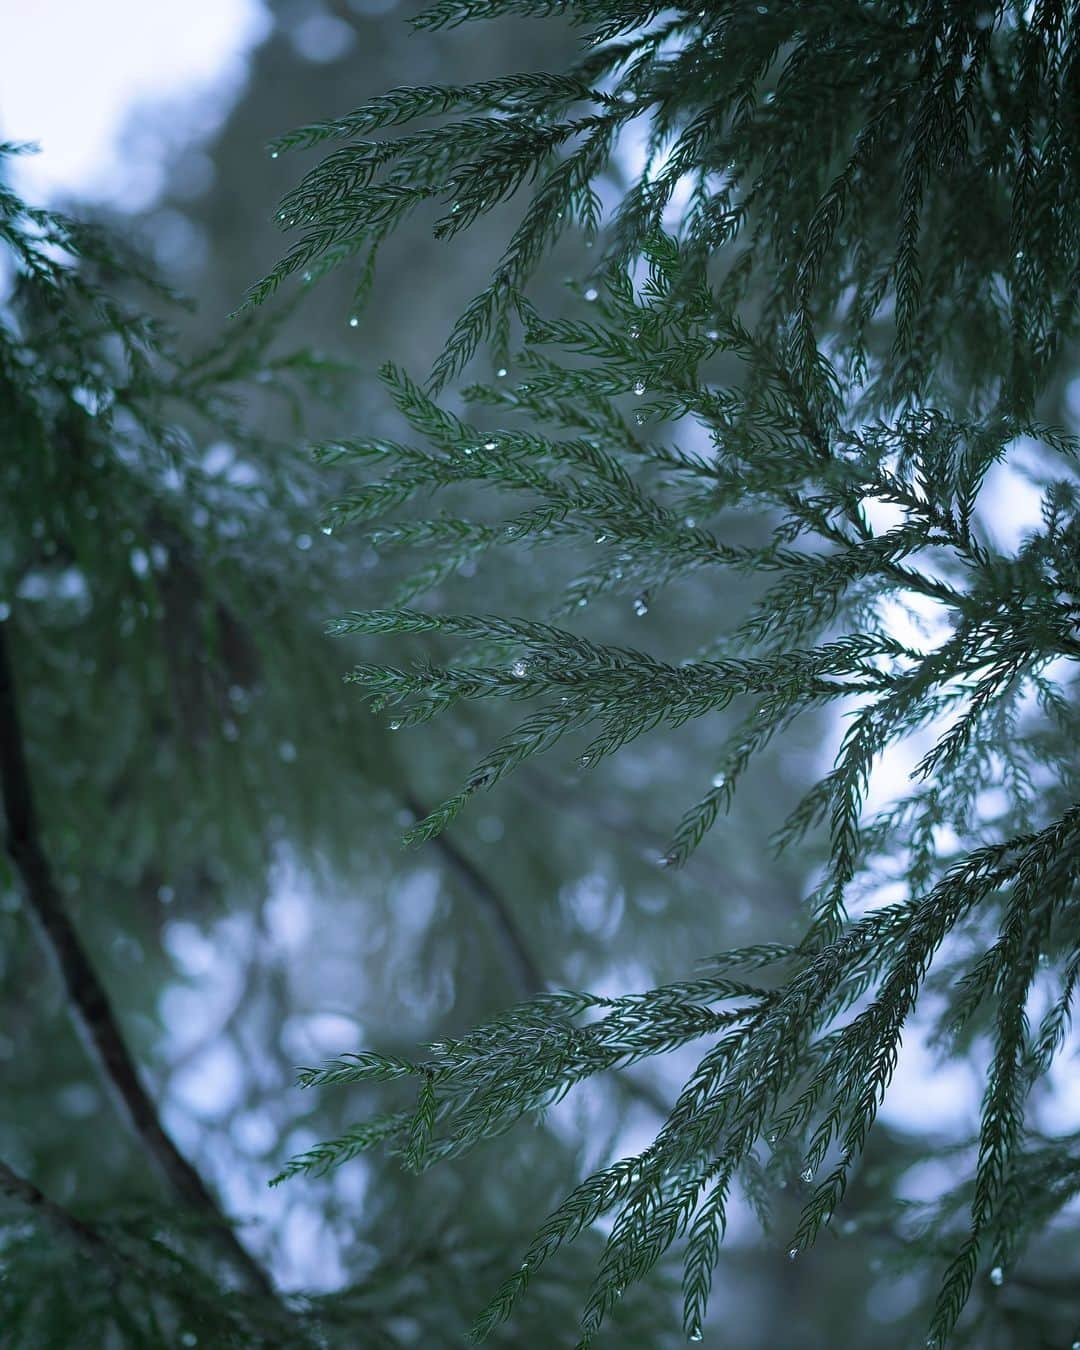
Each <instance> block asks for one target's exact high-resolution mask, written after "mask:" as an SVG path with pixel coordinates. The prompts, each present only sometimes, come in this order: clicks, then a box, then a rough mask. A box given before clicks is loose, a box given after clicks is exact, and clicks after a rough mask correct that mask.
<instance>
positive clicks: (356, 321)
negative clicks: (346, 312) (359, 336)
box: [349, 314, 360, 328]
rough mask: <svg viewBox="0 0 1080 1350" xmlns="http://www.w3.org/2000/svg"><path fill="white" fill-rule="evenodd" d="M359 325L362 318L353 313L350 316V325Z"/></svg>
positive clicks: (352, 326) (353, 326) (351, 326)
mask: <svg viewBox="0 0 1080 1350" xmlns="http://www.w3.org/2000/svg"><path fill="white" fill-rule="evenodd" d="M359 325H360V320H359V319H358V318H357V317H356V315H355V314H353V315H352V316H351V317H350V318H349V327H350V328H357V327H359Z"/></svg>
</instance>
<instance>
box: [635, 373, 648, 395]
mask: <svg viewBox="0 0 1080 1350" xmlns="http://www.w3.org/2000/svg"><path fill="white" fill-rule="evenodd" d="M645 389H646V384H645V381H644V380H643V379H642V378H641V377H640V376H638V378H637V379H636V380H635V381H634V393H635V394H637V396H638V398H640V397H641V395H642V394H643V393H644V392H645Z"/></svg>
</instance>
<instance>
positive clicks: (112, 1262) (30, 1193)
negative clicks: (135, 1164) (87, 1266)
mask: <svg viewBox="0 0 1080 1350" xmlns="http://www.w3.org/2000/svg"><path fill="white" fill-rule="evenodd" d="M0 1192H3V1194H4V1195H6V1196H8V1197H9V1199H11V1200H15V1201H17V1202H18V1203H19V1204H20V1205H23V1206H25V1207H26V1208H27V1209H28V1210H30V1211H31V1212H32V1213H33V1214H34V1216H35V1217H36V1218H38V1219H40V1220H41V1221H42V1222H43V1223H45V1224H47V1225H48V1227H49V1228H50V1230H51V1231H52V1232H53V1233H54V1234H55V1235H56V1236H57V1237H58V1238H60V1240H61V1241H63V1242H69V1243H71V1244H72V1245H73V1246H74V1247H75V1248H77V1250H79V1251H80V1252H82V1254H83V1255H84V1256H88V1257H90V1259H91V1260H93V1261H94V1262H96V1263H98V1264H100V1265H103V1266H106V1267H108V1268H110V1269H111V1270H112V1271H113V1274H114V1275H115V1273H116V1268H117V1267H122V1264H123V1263H122V1260H121V1258H120V1257H119V1256H118V1255H117V1253H116V1252H114V1251H113V1249H112V1248H111V1247H110V1245H109V1243H108V1242H106V1241H105V1239H104V1238H103V1237H102V1236H101V1234H100V1233H99V1232H98V1231H97V1229H96V1228H94V1227H93V1226H92V1225H91V1224H88V1223H86V1222H85V1221H84V1220H82V1219H78V1218H76V1217H75V1215H74V1214H69V1213H68V1211H67V1210H66V1209H64V1208H63V1207H62V1206H61V1205H58V1204H56V1203H55V1201H53V1200H50V1199H49V1198H48V1196H47V1195H45V1194H44V1193H43V1192H42V1191H40V1190H38V1188H37V1187H36V1186H35V1185H34V1184H33V1182H31V1181H28V1180H27V1179H26V1178H25V1177H22V1176H20V1175H19V1174H18V1173H17V1172H16V1171H14V1170H13V1169H12V1168H11V1167H9V1166H8V1165H7V1163H6V1162H4V1161H3V1160H2V1159H0Z"/></svg>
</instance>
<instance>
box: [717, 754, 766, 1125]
mask: <svg viewBox="0 0 1080 1350" xmlns="http://www.w3.org/2000/svg"><path fill="white" fill-rule="evenodd" d="M721 776H722V775H721ZM779 1138H780V1136H779V1134H777V1132H776V1131H775V1130H770V1131H769V1143H770V1144H775V1143H776V1141H777V1139H779Z"/></svg>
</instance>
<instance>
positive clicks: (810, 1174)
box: [799, 1167, 814, 1181]
mask: <svg viewBox="0 0 1080 1350" xmlns="http://www.w3.org/2000/svg"><path fill="white" fill-rule="evenodd" d="M799 1176H800V1177H801V1178H802V1179H803V1181H813V1179H814V1169H813V1168H812V1167H804V1168H803V1170H802V1171H801V1172H800V1173H799Z"/></svg>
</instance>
